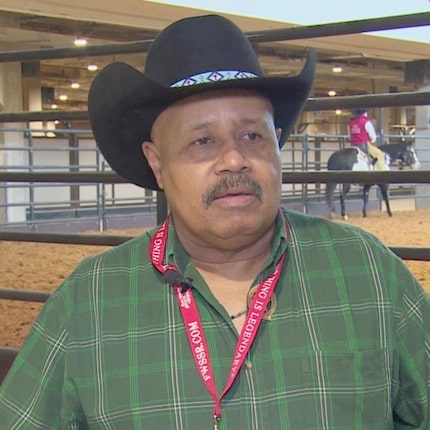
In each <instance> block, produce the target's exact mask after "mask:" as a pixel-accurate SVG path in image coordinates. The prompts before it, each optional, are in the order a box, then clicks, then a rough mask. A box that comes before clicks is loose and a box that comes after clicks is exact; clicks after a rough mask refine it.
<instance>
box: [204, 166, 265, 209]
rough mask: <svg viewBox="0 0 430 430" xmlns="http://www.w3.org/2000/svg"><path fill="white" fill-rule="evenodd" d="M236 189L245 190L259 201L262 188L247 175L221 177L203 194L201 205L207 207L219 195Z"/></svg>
mask: <svg viewBox="0 0 430 430" xmlns="http://www.w3.org/2000/svg"><path fill="white" fill-rule="evenodd" d="M238 187H241V188H245V189H246V192H249V193H250V194H254V195H255V196H256V197H257V199H258V200H260V201H261V197H262V194H263V187H262V186H261V185H260V183H259V182H257V181H256V180H255V179H252V178H251V177H250V176H249V175H245V174H239V175H229V176H223V177H221V178H220V179H219V181H218V182H217V183H216V184H215V185H213V186H212V187H211V188H209V189H208V190H207V191H206V192H205V194H204V195H203V204H204V205H205V206H206V207H208V206H209V205H210V204H211V203H212V202H213V201H214V200H216V199H217V198H218V196H219V195H221V194H225V193H228V191H229V190H231V189H232V190H234V189H235V188H238Z"/></svg>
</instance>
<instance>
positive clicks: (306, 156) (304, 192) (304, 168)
mask: <svg viewBox="0 0 430 430" xmlns="http://www.w3.org/2000/svg"><path fill="white" fill-rule="evenodd" d="M308 151H309V135H308V134H304V135H303V144H302V171H304V172H305V171H307V170H308V161H309V153H308ZM302 204H303V213H308V184H302Z"/></svg>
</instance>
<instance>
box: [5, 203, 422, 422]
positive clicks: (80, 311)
mask: <svg viewBox="0 0 430 430" xmlns="http://www.w3.org/2000/svg"><path fill="white" fill-rule="evenodd" d="M279 218H280V217H279ZM286 218H287V224H288V226H289V228H290V232H291V234H290V237H289V238H288V239H287V238H286V236H285V234H284V232H283V228H282V222H281V220H280V219H278V220H277V234H276V235H275V237H274V239H273V241H272V245H273V249H272V255H271V258H270V261H268V264H267V265H266V267H265V269H264V270H263V271H262V273H261V274H260V277H259V278H263V277H265V276H267V275H268V274H270V273H271V272H272V271H273V269H274V265H275V262H276V260H277V258H278V257H279V255H280V254H281V253H282V252H284V251H285V250H286V253H287V254H286V261H285V266H284V269H283V273H282V275H281V279H280V282H279V283H278V285H277V287H276V290H275V294H276V297H277V306H276V309H275V312H274V314H273V316H272V320H270V321H268V320H263V322H262V325H261V327H260V330H259V331H258V334H257V337H256V340H255V342H254V344H253V345H252V348H251V351H250V353H249V356H248V357H247V358H248V361H247V366H244V367H243V369H242V370H241V371H240V373H239V376H238V378H237V380H236V381H235V383H234V385H233V386H232V388H231V389H230V391H229V392H228V393H227V394H226V396H225V397H224V399H223V401H222V412H223V417H222V420H221V423H220V428H221V430H223V429H228V430H234V429H251V430H257V429H258V430H280V429H293V430H299V429H300V430H301V429H312V430H319V429H326V430H340V429H348V430H352V429H354V430H364V429H369V430H370V429H371V430H381V429H407V428H415V429H423V430H424V429H427V430H428V429H429V428H430V427H429V426H430V424H429V423H430V420H429V392H430V371H429V370H430V366H429V363H430V338H429V334H430V303H429V297H428V296H427V295H426V293H425V292H424V290H423V289H422V288H421V287H420V285H419V284H418V283H417V281H416V280H415V279H414V278H413V277H412V276H411V274H410V273H409V271H408V270H407V269H406V267H405V265H404V264H403V262H402V261H401V260H400V259H399V258H397V257H396V256H394V255H393V254H392V253H391V252H390V251H389V250H387V248H385V247H384V246H383V245H382V244H381V243H380V242H379V241H378V240H377V239H375V238H374V237H373V236H371V235H369V234H367V233H365V232H364V231H362V230H360V229H357V228H354V227H351V226H347V225H342V224H337V223H333V222H329V221H326V220H324V219H320V218H314V217H310V216H306V215H303V214H298V213H294V212H288V211H287V212H286ZM152 233H153V232H152ZM150 236H151V233H148V234H144V235H142V236H140V237H138V238H135V239H133V240H131V241H129V242H127V243H125V244H122V245H120V246H117V247H115V248H112V249H110V250H109V251H107V252H105V253H103V254H101V255H99V256H94V257H89V258H87V259H86V260H84V261H83V262H82V263H81V264H80V265H79V266H78V268H77V269H76V270H75V271H74V273H73V274H72V275H71V276H70V277H69V278H68V279H67V280H66V281H65V282H64V283H63V284H62V285H61V286H60V288H59V289H58V290H57V291H56V292H55V293H53V295H52V296H51V298H50V299H49V301H48V302H47V303H46V305H45V306H44V309H43V310H42V312H41V314H40V316H39V317H38V319H37V321H36V322H35V324H34V326H33V328H32V330H31V333H30V334H29V337H28V339H27V341H26V343H25V345H24V347H23V348H22V350H21V352H20V354H19V355H18V357H17V358H16V360H15V363H14V365H13V367H12V369H11V371H10V372H9V374H8V376H7V378H6V380H5V382H4V384H3V385H2V387H1V389H0V428H1V430H9V429H32V430H34V429H49V430H52V429H112V430H113V429H126V430H130V429H151V430H152V429H160V430H161V429H163V430H168V429H175V430H176V429H178V430H179V429H181V430H195V429H210V428H212V425H213V420H212V411H213V400H212V398H211V397H210V395H209V394H208V392H207V391H206V388H205V386H204V385H203V383H202V381H201V380H200V377H199V375H198V373H197V371H196V368H195V365H194V361H193V358H192V355H191V352H190V348H189V345H188V341H187V337H186V333H185V331H184V328H183V322H182V319H181V314H180V311H179V309H178V304H177V301H176V297H175V295H174V291H173V289H172V288H170V287H169V286H168V285H167V284H166V283H165V282H163V279H162V276H161V275H160V274H159V273H158V272H157V270H156V269H155V268H154V267H153V266H152V264H151V262H150V260H149V258H148V242H149V239H150ZM167 258H168V260H169V262H170V263H174V264H176V265H177V266H178V267H179V268H180V270H181V271H182V273H183V274H184V275H185V276H187V277H190V278H192V279H194V285H195V293H194V295H195V298H196V301H197V303H198V307H199V310H200V313H201V318H202V321H203V325H204V329H205V333H206V336H207V341H208V345H209V349H210V354H211V359H212V363H213V367H214V372H215V379H216V383H217V387H218V391H219V392H221V390H222V388H223V387H224V384H225V381H226V378H227V375H228V372H229V369H230V365H231V360H232V355H233V351H234V348H235V345H236V341H237V332H236V330H235V328H234V326H233V324H232V321H231V319H230V318H229V315H227V314H226V312H225V310H224V308H222V307H221V306H220V304H219V303H218V302H217V301H216V300H215V298H214V297H213V295H212V294H211V292H210V291H209V289H208V287H207V285H206V284H205V282H204V281H203V279H202V278H201V277H200V276H199V274H198V273H197V271H196V270H195V268H194V267H192V265H191V264H190V263H189V260H188V257H187V255H186V253H185V252H184V250H183V249H182V247H181V245H180V243H179V242H178V240H177V238H176V236H175V232H174V226H173V223H171V226H170V231H169V239H168V245H167ZM258 281H259V279H257V280H256V282H258Z"/></svg>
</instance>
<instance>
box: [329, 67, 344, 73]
mask: <svg viewBox="0 0 430 430" xmlns="http://www.w3.org/2000/svg"><path fill="white" fill-rule="evenodd" d="M331 71H332V72H333V73H340V72H342V71H343V69H342V67H340V66H334V67H333V68H332V69H331Z"/></svg>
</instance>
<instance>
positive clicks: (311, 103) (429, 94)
mask: <svg viewBox="0 0 430 430" xmlns="http://www.w3.org/2000/svg"><path fill="white" fill-rule="evenodd" d="M429 103H430V91H417V92H403V93H382V94H366V95H358V96H339V97H318V98H310V99H308V101H307V102H306V105H305V109H304V110H305V111H320V110H332V109H350V108H360V107H363V108H371V107H394V106H425V105H428V104H429ZM85 119H88V112H87V111H56V110H47V111H37V112H36V111H34V112H1V113H0V123H2V122H3V123H6V122H27V121H50V120H52V121H54V120H60V121H67V120H70V121H73V120H85Z"/></svg>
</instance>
